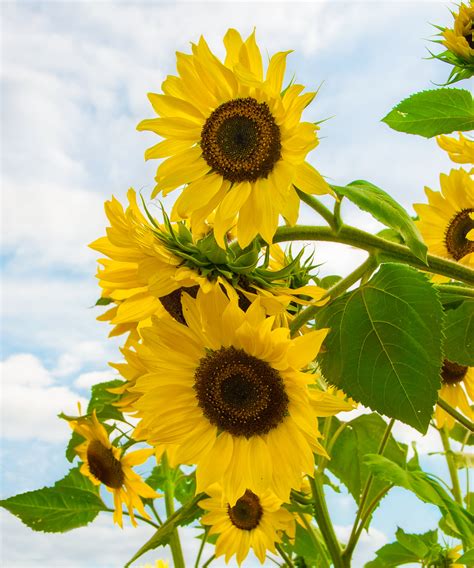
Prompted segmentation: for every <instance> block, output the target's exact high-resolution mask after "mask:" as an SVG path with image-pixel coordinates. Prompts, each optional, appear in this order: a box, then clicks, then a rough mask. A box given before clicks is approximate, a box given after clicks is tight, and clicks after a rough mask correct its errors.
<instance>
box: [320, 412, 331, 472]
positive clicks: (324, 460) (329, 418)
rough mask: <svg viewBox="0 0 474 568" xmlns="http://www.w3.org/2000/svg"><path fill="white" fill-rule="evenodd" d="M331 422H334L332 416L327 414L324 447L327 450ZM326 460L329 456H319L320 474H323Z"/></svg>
mask: <svg viewBox="0 0 474 568" xmlns="http://www.w3.org/2000/svg"><path fill="white" fill-rule="evenodd" d="M331 422H332V416H327V417H326V418H325V419H324V428H323V440H324V448H325V450H326V451H327V449H328V446H329V442H328V437H329V432H330V431H331ZM326 462H327V458H326V457H325V456H319V460H318V472H319V473H320V474H322V473H323V472H324V468H325V467H326Z"/></svg>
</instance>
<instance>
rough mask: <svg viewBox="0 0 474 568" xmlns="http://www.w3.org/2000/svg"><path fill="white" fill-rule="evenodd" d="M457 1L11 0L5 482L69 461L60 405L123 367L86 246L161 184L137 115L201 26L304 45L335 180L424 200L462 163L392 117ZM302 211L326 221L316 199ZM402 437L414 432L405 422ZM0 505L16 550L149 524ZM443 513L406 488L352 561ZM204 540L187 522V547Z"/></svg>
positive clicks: (41, 559)
mask: <svg viewBox="0 0 474 568" xmlns="http://www.w3.org/2000/svg"><path fill="white" fill-rule="evenodd" d="M448 6H449V5H448V4H447V3H444V2H396V1H390V2H376V1H374V2H357V1H352V2H338V1H331V2H329V1H327V2H323V1H321V2H305V3H297V2H260V3H257V2H246V3H244V2H220V3H202V2H189V3H181V2H179V3H164V2H141V3H127V2H115V3H106V2H100V1H97V2H79V1H78V2H73V1H71V2H66V1H64V2H28V3H26V2H17V3H16V2H6V3H3V4H2V14H3V18H2V28H3V29H2V38H1V41H2V62H1V63H2V124H3V129H2V152H1V159H2V163H1V173H2V187H3V189H4V191H3V197H2V201H3V207H2V217H3V218H2V227H3V228H2V241H3V247H2V257H1V260H2V268H3V279H2V285H3V287H2V311H3V318H2V319H3V333H2V336H3V337H2V376H3V381H4V383H3V388H2V393H3V395H4V402H3V405H4V407H3V412H2V416H3V421H2V443H1V456H2V461H3V469H2V471H3V474H2V475H3V478H2V493H3V496H8V495H11V494H14V493H19V492H23V491H27V490H31V489H35V488H38V487H41V486H43V485H47V484H51V483H53V482H54V481H55V480H57V479H59V478H60V477H61V476H62V475H63V474H64V473H65V471H66V470H67V468H68V464H67V462H66V460H65V458H64V443H65V441H66V440H67V437H68V427H67V425H65V424H63V423H61V422H60V421H59V420H58V419H57V418H56V414H57V413H58V412H59V411H61V410H63V411H65V412H68V411H69V412H74V408H75V405H76V402H77V401H78V400H86V399H87V396H88V388H89V387H90V385H91V384H93V383H95V382H98V381H102V380H107V379H109V378H111V377H112V376H113V372H112V370H111V369H110V368H109V367H108V366H107V362H108V361H116V360H118V351H117V346H118V343H117V342H113V341H110V340H106V335H107V331H108V330H107V328H106V326H105V324H101V323H98V322H96V321H95V316H96V315H97V314H96V312H95V311H94V310H93V309H91V308H90V307H91V306H92V305H93V304H94V302H95V300H96V298H97V296H98V293H99V292H98V287H97V284H96V282H95V278H94V274H95V270H96V267H95V262H96V255H95V253H93V251H91V250H89V249H88V248H87V246H86V245H87V244H88V243H89V242H91V241H93V240H94V239H96V238H97V237H98V236H101V235H102V234H103V233H104V228H105V215H104V213H103V202H104V200H106V199H108V198H110V196H111V195H112V194H114V195H115V196H116V197H118V198H121V199H123V198H124V196H125V193H126V190H127V189H128V187H130V186H133V187H135V188H136V189H137V190H143V192H144V195H147V194H148V195H149V194H150V192H151V189H152V188H153V177H154V170H155V167H156V164H152V163H148V164H145V163H144V161H143V152H144V150H145V148H147V147H148V146H150V145H151V144H152V143H155V139H154V136H153V135H151V134H148V133H146V134H144V133H138V132H136V130H135V126H136V124H137V123H138V122H139V121H140V120H141V119H143V118H147V117H150V116H151V115H152V113H151V109H150V107H149V103H148V101H147V98H146V93H147V92H149V91H155V92H158V91H159V89H160V84H161V82H162V80H163V79H164V77H165V76H166V75H167V74H168V73H173V72H174V69H175V56H174V52H175V51H176V50H181V51H186V50H188V49H189V42H190V41H195V40H197V39H198V37H199V35H201V34H203V35H204V36H205V37H206V39H207V40H208V42H209V43H210V45H211V47H212V48H213V49H214V50H215V51H216V52H217V53H219V54H222V53H223V46H222V43H221V38H222V36H223V35H224V33H225V31H226V30H227V28H228V27H235V28H237V29H239V30H240V31H241V32H242V34H248V33H249V32H250V31H251V30H252V29H253V27H254V26H256V29H257V38H258V41H259V44H260V46H261V48H262V51H263V53H269V54H271V53H273V52H275V51H280V50H286V49H293V50H294V53H293V54H292V55H291V56H290V58H289V61H288V67H287V78H290V77H291V76H292V75H293V73H295V74H296V77H297V79H298V82H301V83H302V84H305V85H306V86H307V88H308V89H310V90H315V89H316V88H318V87H319V86H320V85H321V84H322V87H321V90H320V92H319V94H318V97H317V99H316V100H315V102H314V103H313V104H312V106H311V107H310V109H308V112H307V115H306V118H307V119H308V120H321V119H323V118H328V117H332V118H330V120H328V121H326V122H324V123H323V124H322V128H321V144H320V146H319V147H318V148H317V149H316V150H315V151H314V152H313V153H312V154H311V161H312V162H313V163H314V165H315V166H316V167H317V168H318V169H319V170H320V171H321V172H322V173H323V174H324V175H325V176H327V177H328V178H330V179H331V180H332V181H333V182H334V183H338V184H345V183H347V182H349V181H351V180H353V179H367V180H369V181H372V182H373V183H375V184H377V185H379V186H380V187H382V188H384V189H385V190H386V191H388V192H389V193H391V194H392V195H393V196H394V197H395V198H397V199H398V200H399V201H400V202H401V203H402V204H403V205H404V206H405V207H406V208H407V209H408V210H409V211H410V212H411V213H413V211H412V209H411V204H412V203H413V202H421V201H423V200H424V194H423V186H424V185H428V186H430V187H432V188H433V189H436V188H437V187H438V175H439V173H440V172H441V171H449V169H450V167H451V166H450V163H449V161H448V159H447V158H446V156H445V155H444V154H443V152H442V151H441V150H439V149H438V148H437V146H436V144H435V142H434V141H433V140H425V139H422V138H418V137H414V136H412V137H410V136H407V135H403V134H399V133H396V132H393V131H391V130H390V129H389V128H388V127H387V126H386V125H384V124H383V123H381V122H380V118H382V117H383V116H384V115H385V114H386V113H387V112H388V111H389V110H390V108H391V107H392V106H393V105H394V104H396V103H397V102H398V101H399V100H401V99H402V98H404V97H406V96H408V95H409V94H411V93H413V92H416V91H419V90H423V89H429V88H432V87H433V83H441V82H443V80H444V79H445V78H446V77H447V73H448V69H447V68H446V67H445V66H444V65H443V64H441V63H440V62H437V61H426V60H423V58H425V57H426V56H427V55H428V52H427V47H428V46H430V44H429V42H428V41H427V39H428V38H429V37H430V36H432V34H433V31H434V30H433V28H432V27H431V26H430V25H429V22H433V23H443V22H444V23H448V22H450V14H449V11H448ZM431 45H433V44H431ZM172 198H173V196H171V199H172ZM169 203H170V201H168V204H169ZM344 215H345V217H346V219H347V221H348V222H352V223H353V224H356V225H359V226H361V227H364V228H366V229H367V230H373V231H375V230H377V229H378V227H379V226H378V224H377V223H376V222H375V221H373V220H372V219H371V218H370V217H369V216H366V215H364V214H361V213H360V212H358V211H357V210H355V209H353V208H350V207H348V208H347V207H346V209H345V210H344ZM301 220H303V222H312V219H311V216H310V215H309V213H308V212H307V211H302V214H301ZM313 222H317V221H313ZM316 252H317V257H316V258H317V260H318V262H321V263H323V266H322V268H321V272H322V273H323V274H330V273H335V272H337V273H340V274H344V273H347V272H349V271H350V269H351V268H353V267H354V266H355V265H357V264H358V263H359V262H360V260H361V259H362V258H363V256H364V255H363V254H361V253H359V252H358V251H353V250H350V249H345V248H342V247H340V246H339V245H330V244H326V245H320V246H319V245H318V247H317V249H316ZM397 436H398V437H399V439H400V440H402V441H405V442H407V441H409V440H411V439H415V438H417V436H416V434H414V432H413V431H412V430H411V429H409V428H408V427H404V426H400V427H398V429H397ZM418 438H419V437H418ZM418 438H417V439H418ZM420 444H421V450H422V452H423V455H424V457H423V459H424V462H425V463H426V464H427V466H429V468H430V470H431V471H434V472H435V473H438V474H439V473H441V474H443V475H444V474H445V472H444V469H443V466H442V462H441V461H440V459H439V457H436V456H428V453H429V452H431V451H439V449H440V448H439V443H438V441H437V439H436V433H430V434H429V436H428V437H426V438H425V439H424V440H422V441H421V442H420ZM147 468H148V469H149V468H151V465H149V466H146V467H145V468H143V469H142V471H146V470H147ZM329 502H330V506H331V508H332V510H333V512H334V515H335V522H336V524H337V525H338V531H339V534H340V535H341V538H344V536H345V535H346V536H347V530H348V529H347V527H348V526H349V525H350V524H351V522H352V519H353V514H354V509H355V507H354V504H353V502H352V500H351V498H350V497H348V496H342V497H341V496H337V497H336V496H335V495H334V494H330V495H329ZM407 510H409V511H410V515H409V516H408V515H407V514H406V511H407ZM3 518H4V521H3V523H4V547H3V551H2V555H3V565H4V566H6V567H10V566H12V567H13V566H14V567H24V568H29V567H30V566H31V567H32V566H38V565H49V566H57V567H64V568H69V567H77V566H88V567H91V566H93V567H97V568H99V567H100V568H105V567H109V566H110V567H112V566H117V565H120V563H121V562H123V561H125V560H126V559H127V558H128V557H130V556H131V555H132V554H133V552H134V551H135V549H136V548H137V547H138V546H139V545H140V544H141V543H142V542H143V540H144V538H146V535H147V534H148V531H147V529H146V528H143V527H142V528H140V529H138V530H135V531H134V530H132V529H127V530H126V535H127V536H126V538H124V539H122V538H120V533H119V532H118V530H119V529H116V528H114V527H113V526H112V521H111V519H110V518H109V517H104V518H100V519H99V521H98V524H94V525H93V526H92V527H90V528H85V529H81V530H79V531H77V532H75V533H69V534H68V535H66V536H60V537H56V536H50V535H43V534H34V535H33V534H32V533H31V532H30V531H29V530H28V529H25V528H24V527H22V526H21V524H20V523H19V522H18V521H17V520H16V519H14V518H13V517H11V516H9V515H4V516H3ZM436 519H437V514H436V512H435V511H434V509H432V508H430V507H428V506H427V505H422V504H420V503H418V502H417V501H416V499H415V498H412V497H411V496H409V495H408V494H406V493H405V492H403V491H401V490H400V491H396V492H394V494H393V495H390V496H389V497H387V498H386V499H385V501H384V502H383V504H382V506H381V507H380V509H379V510H378V511H377V513H376V514H375V517H374V523H373V527H374V528H373V530H372V531H371V533H369V535H364V537H363V541H362V543H361V552H360V553H359V556H358V557H357V558H356V560H355V565H362V564H363V562H364V561H366V560H368V559H369V558H370V557H371V554H373V551H374V550H376V549H377V548H378V547H380V546H381V545H382V544H384V543H385V542H387V541H388V540H390V539H391V538H392V536H393V533H394V531H395V530H396V526H397V523H398V524H400V525H401V526H403V528H404V529H405V530H413V531H416V530H426V529H428V528H433V527H434V525H435V523H436ZM94 539H96V540H94ZM109 544H110V546H108V545H109ZM193 546H194V547H195V546H196V545H195V544H194V542H193V541H192V540H191V539H190V538H189V533H186V548H187V549H188V550H189V551H191V550H192V547H193ZM158 552H159V551H158ZM189 554H191V552H189ZM164 555H165V556H166V555H167V554H164ZM153 557H158V554H157V555H154V556H152V558H153ZM215 565H216V566H219V565H222V564H219V563H216V564H215Z"/></svg>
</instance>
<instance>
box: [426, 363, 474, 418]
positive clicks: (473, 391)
mask: <svg viewBox="0 0 474 568" xmlns="http://www.w3.org/2000/svg"><path fill="white" fill-rule="evenodd" d="M466 392H467V395H468V396H469V398H470V399H471V401H474V368H473V367H467V366H465V365H459V364H458V363H454V362H453V361H448V360H447V359H445V360H444V362H443V366H442V368H441V389H440V391H439V396H440V398H442V399H443V400H445V401H446V402H447V403H448V404H449V405H450V406H452V407H453V408H459V410H460V411H461V412H462V413H463V414H465V415H466V416H467V417H468V418H469V419H470V420H473V419H474V411H473V410H472V409H471V406H470V404H469V400H468V396H466ZM435 418H436V424H437V426H438V428H443V426H446V427H447V428H452V427H453V426H454V424H455V420H454V418H453V417H452V416H451V415H450V414H448V413H447V412H446V411H444V410H443V409H442V408H441V407H440V406H436V411H435Z"/></svg>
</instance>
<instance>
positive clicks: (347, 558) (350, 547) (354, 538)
mask: <svg viewBox="0 0 474 568" xmlns="http://www.w3.org/2000/svg"><path fill="white" fill-rule="evenodd" d="M394 424H395V418H392V419H391V420H390V422H389V423H388V424H387V426H386V428H385V432H384V434H383V437H382V440H381V441H380V445H379V449H378V451H377V454H378V455H383V453H384V451H385V448H386V446H387V444H388V441H389V439H390V434H391V432H392V428H393V425H394ZM373 479H374V477H373V475H369V477H368V478H367V481H366V482H365V485H364V489H363V491H362V496H361V498H360V503H359V509H358V511H357V515H356V518H355V520H354V524H353V525H352V531H351V534H350V536H349V541H348V543H347V546H346V548H345V549H344V550H343V552H342V558H343V559H344V566H347V567H349V566H350V565H351V557H352V553H353V552H354V549H355V547H356V544H357V542H358V540H359V537H360V535H361V534H362V529H363V528H364V525H365V522H366V520H367V519H368V518H369V517H368V516H365V521H362V519H363V516H364V513H365V514H366V513H367V510H368V509H369V508H367V509H365V504H366V502H367V499H368V497H369V493H370V489H371V488H372V483H373ZM359 522H360V523H362V527H361V528H359Z"/></svg>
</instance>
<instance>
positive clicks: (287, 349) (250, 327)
mask: <svg viewBox="0 0 474 568" xmlns="http://www.w3.org/2000/svg"><path fill="white" fill-rule="evenodd" d="M183 313H184V317H185V320H186V323H187V326H186V325H183V324H180V323H178V322H176V321H172V320H164V319H163V320H160V319H159V318H156V319H155V320H154V323H153V326H152V327H149V328H146V329H143V332H142V334H143V344H140V345H138V347H137V355H138V357H139V358H141V360H142V362H143V363H144V364H145V366H146V367H147V370H148V372H147V373H146V374H144V375H143V376H141V377H138V378H137V379H136V385H135V387H133V389H132V390H133V391H136V392H139V393H140V395H141V396H140V397H139V398H138V400H137V401H136V402H135V403H134V404H133V408H134V410H136V416H137V417H138V418H140V422H139V424H138V425H137V429H136V432H137V434H136V435H137V436H138V437H139V438H140V439H142V438H143V439H146V440H147V442H148V443H149V444H150V445H152V446H154V445H158V444H163V445H165V446H174V448H173V450H174V456H175V458H176V460H177V461H178V462H179V463H183V464H196V465H197V470H196V472H197V490H198V491H205V490H206V489H207V488H208V487H209V486H210V485H212V484H213V483H215V482H217V483H221V485H222V487H223V490H224V492H225V494H226V497H227V499H228V501H229V502H230V503H231V505H234V504H235V502H236V501H237V499H238V498H239V497H241V495H242V494H243V493H244V492H245V490H246V489H249V490H250V491H253V492H254V493H256V494H257V495H258V494H261V493H262V491H263V490H265V489H270V490H271V491H273V492H274V493H275V494H276V495H277V496H278V497H279V498H280V499H281V500H287V499H288V498H289V493H290V490H291V488H292V487H296V486H299V484H300V482H301V476H302V475H303V474H305V473H308V474H310V475H312V474H313V469H314V456H313V452H316V453H319V454H322V455H326V453H325V450H324V448H323V447H322V446H321V444H320V443H319V442H318V437H320V434H319V432H318V428H317V418H316V417H317V416H326V415H328V414H336V413H337V412H338V411H340V410H349V409H351V408H352V406H351V405H349V404H348V403H345V402H344V401H342V400H336V399H335V397H332V396H331V395H329V394H326V393H323V392H321V391H317V390H316V389H315V388H311V387H314V383H313V376H312V375H311V374H307V373H304V372H301V369H303V368H305V367H306V366H307V364H308V363H310V362H311V361H312V360H313V359H314V357H315V356H316V355H317V353H318V351H319V348H320V346H321V343H322V341H323V339H324V337H325V336H326V333H327V330H317V331H312V332H310V333H307V334H306V335H304V336H300V337H297V338H296V339H290V337H289V329H288V328H281V327H277V328H274V321H275V318H274V316H271V317H268V318H267V317H265V310H264V309H263V308H262V307H261V304H260V298H257V299H256V300H255V301H254V302H253V303H252V304H251V306H250V307H249V308H248V309H247V311H246V312H244V311H243V310H241V309H240V308H239V305H238V301H237V300H236V298H232V299H229V298H228V297H227V296H226V294H225V293H224V292H223V291H222V290H221V289H220V288H218V287H216V288H215V289H214V290H212V291H211V292H209V293H208V294H204V293H202V292H201V291H199V292H198V295H197V298H196V299H193V298H192V297H191V296H189V295H187V294H184V295H183Z"/></svg>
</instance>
